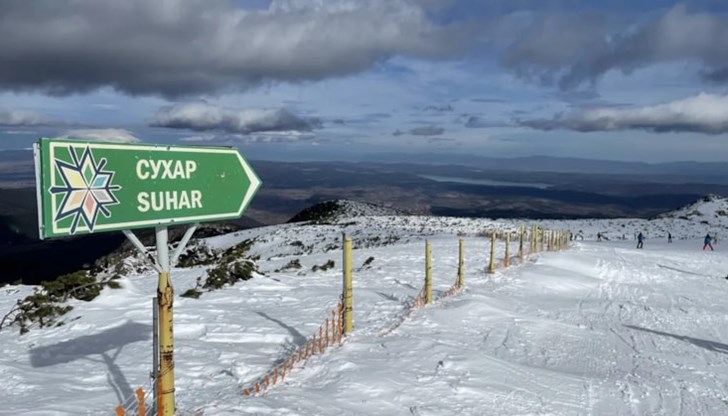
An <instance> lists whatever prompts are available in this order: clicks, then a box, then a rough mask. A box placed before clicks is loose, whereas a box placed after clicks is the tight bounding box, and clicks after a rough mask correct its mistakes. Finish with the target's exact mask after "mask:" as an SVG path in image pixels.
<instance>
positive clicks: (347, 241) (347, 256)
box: [343, 236, 354, 334]
mask: <svg viewBox="0 0 728 416" xmlns="http://www.w3.org/2000/svg"><path fill="white" fill-rule="evenodd" d="M351 246H352V244H351V238H350V237H346V236H344V294H343V295H344V334H349V333H351V332H352V331H353V330H354V323H353V320H354V318H353V316H352V315H353V312H354V305H353V302H352V296H353V293H352V286H353V282H352V280H353V279H352V270H351V257H352V256H351Z"/></svg>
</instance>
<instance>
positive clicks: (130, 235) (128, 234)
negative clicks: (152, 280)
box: [123, 230, 162, 273]
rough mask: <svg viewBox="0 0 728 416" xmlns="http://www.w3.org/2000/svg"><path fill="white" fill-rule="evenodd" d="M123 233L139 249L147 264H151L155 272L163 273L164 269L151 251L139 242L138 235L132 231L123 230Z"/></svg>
mask: <svg viewBox="0 0 728 416" xmlns="http://www.w3.org/2000/svg"><path fill="white" fill-rule="evenodd" d="M123 232H124V235H125V236H126V238H127V239H128V240H129V241H130V242H131V243H132V244H133V245H134V247H135V248H136V249H137V251H138V252H140V253H141V254H142V256H144V259H145V260H146V261H147V263H149V264H150V265H151V266H152V267H153V268H154V270H156V271H157V273H162V267H161V266H160V265H159V263H158V262H157V260H156V259H155V258H154V256H152V253H150V252H149V250H147V248H146V247H144V244H142V242H141V241H139V238H137V236H136V234H134V233H133V232H132V231H131V230H123Z"/></svg>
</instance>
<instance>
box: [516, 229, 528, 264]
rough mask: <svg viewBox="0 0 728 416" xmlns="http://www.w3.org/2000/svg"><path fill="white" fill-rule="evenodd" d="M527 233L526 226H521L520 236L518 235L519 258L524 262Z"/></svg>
mask: <svg viewBox="0 0 728 416" xmlns="http://www.w3.org/2000/svg"><path fill="white" fill-rule="evenodd" d="M525 233H526V226H524V225H523V224H521V228H519V235H518V258H519V259H520V260H521V261H523V256H524V255H523V237H524V234H525Z"/></svg>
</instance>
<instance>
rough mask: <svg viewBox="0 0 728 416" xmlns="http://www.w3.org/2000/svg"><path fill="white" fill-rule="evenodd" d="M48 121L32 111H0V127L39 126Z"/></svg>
mask: <svg viewBox="0 0 728 416" xmlns="http://www.w3.org/2000/svg"><path fill="white" fill-rule="evenodd" d="M49 121H50V120H49V119H48V118H47V117H46V116H44V115H42V114H39V113H36V112H34V111H22V110H0V126H40V125H45V124H48V123H49Z"/></svg>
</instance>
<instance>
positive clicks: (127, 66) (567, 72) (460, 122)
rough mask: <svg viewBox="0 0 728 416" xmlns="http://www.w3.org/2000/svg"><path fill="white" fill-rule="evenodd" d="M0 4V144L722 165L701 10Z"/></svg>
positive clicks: (419, 4)
mask: <svg viewBox="0 0 728 416" xmlns="http://www.w3.org/2000/svg"><path fill="white" fill-rule="evenodd" d="M606 3H607V2H601V1H568V0H563V1H548V0H545V1H535V0H534V1H526V0H510V1H506V0H482V1H466V0H420V1H415V0H387V1H385V0H371V1H364V0H320V1H311V0H280V1H278V0H276V1H263V0H239V1H222V0H220V1H217V0H215V1H201V0H166V1H164V2H146V1H143V0H129V1H127V2H110V1H109V2H98V1H91V0H83V1H75V2H71V1H70V0H57V1H50V0H45V1H37V2H32V6H31V5H30V4H31V3H30V2H24V1H20V0H8V1H4V2H0V148H2V149H13V148H24V147H28V146H29V145H30V144H31V143H32V142H33V141H35V140H37V138H38V137H40V136H57V137H75V138H80V139H95V140H121V141H142V142H149V143H174V144H185V145H190V144H201V145H232V146H238V147H240V148H241V149H242V150H243V153H244V154H246V155H247V156H248V157H250V158H253V159H255V158H265V159H284V160H315V159H323V160H337V159H342V160H357V159H359V158H363V157H365V156H366V155H367V154H377V153H406V154H418V153H435V154H440V153H442V154H446V153H447V154H458V153H460V154H468V155H473V154H477V155H483V156H489V157H517V156H530V155H551V156H562V157H583V158H595V159H612V160H628V161H645V162H663V161H676V160H696V161H728V145H727V144H728V143H727V142H726V139H727V138H728V136H727V135H728V95H726V93H727V91H726V85H727V84H728V10H727V9H728V7H726V6H724V5H723V3H725V2H719V1H692V2H689V3H684V4H683V3H676V2H671V1H657V0H655V1H639V2H638V1H615V2H609V4H606Z"/></svg>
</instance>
